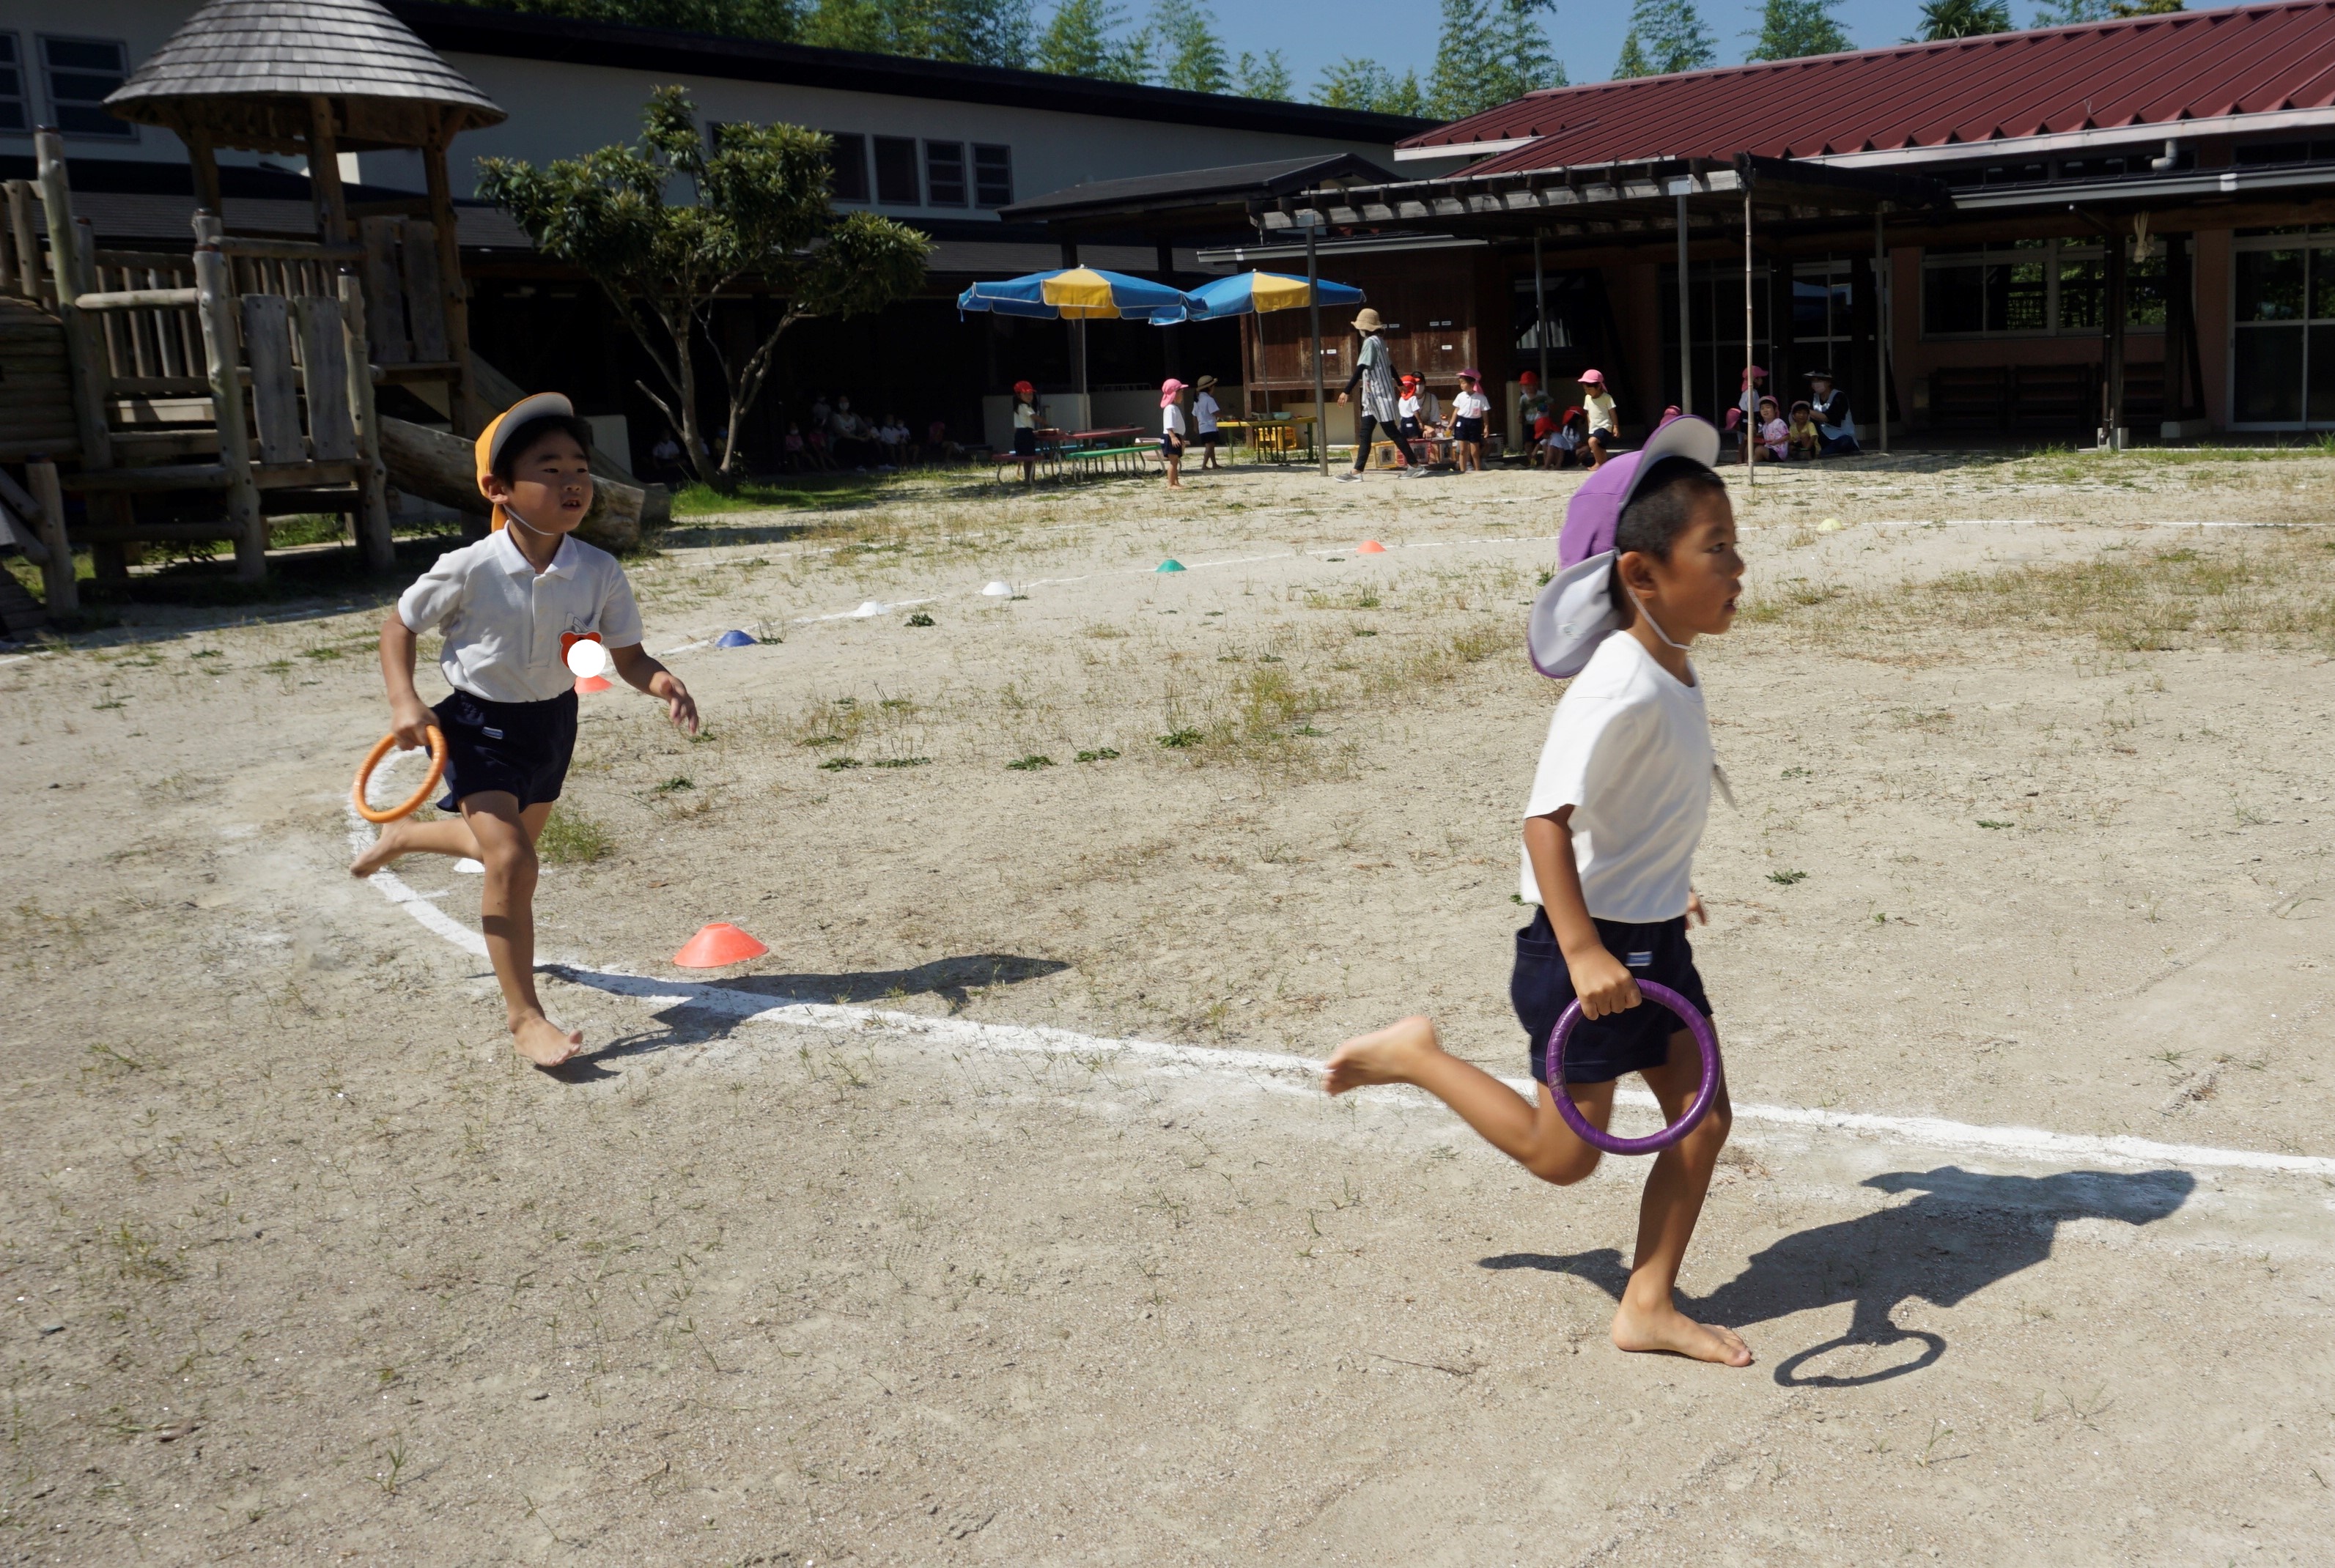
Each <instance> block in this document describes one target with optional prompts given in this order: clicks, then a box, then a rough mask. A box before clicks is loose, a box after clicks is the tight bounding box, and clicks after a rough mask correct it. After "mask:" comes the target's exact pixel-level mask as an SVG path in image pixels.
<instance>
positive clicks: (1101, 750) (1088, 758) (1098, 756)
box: [1079, 746, 1119, 762]
mask: <svg viewBox="0 0 2335 1568" xmlns="http://www.w3.org/2000/svg"><path fill="white" fill-rule="evenodd" d="M1118 756H1119V753H1118V752H1117V751H1114V750H1111V749H1110V748H1109V747H1108V746H1098V747H1096V748H1095V749H1094V750H1091V751H1081V752H1080V753H1079V760H1080V761H1081V762H1109V761H1112V760H1115V759H1117V757H1118Z"/></svg>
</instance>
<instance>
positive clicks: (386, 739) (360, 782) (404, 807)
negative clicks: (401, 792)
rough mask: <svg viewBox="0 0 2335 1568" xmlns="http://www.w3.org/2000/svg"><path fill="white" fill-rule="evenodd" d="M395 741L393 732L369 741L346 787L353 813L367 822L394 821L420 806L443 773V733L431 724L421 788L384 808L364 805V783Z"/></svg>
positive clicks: (444, 740) (409, 815)
mask: <svg viewBox="0 0 2335 1568" xmlns="http://www.w3.org/2000/svg"><path fill="white" fill-rule="evenodd" d="M396 744H397V737H396V736H394V735H383V737H382V738H381V739H380V740H376V741H374V742H373V750H370V751H368V752H366V753H365V760H363V762H362V763H360V764H359V765H358V767H357V781H356V783H355V784H354V785H353V786H352V787H351V788H350V789H349V804H350V805H352V806H354V807H355V808H357V815H358V816H360V817H362V818H364V819H365V820H366V821H368V822H394V821H396V820H397V819H398V818H401V817H411V816H412V815H413V814H414V813H415V812H416V811H419V810H421V803H422V802H423V801H425V800H427V799H430V792H431V790H433V789H437V788H438V780H439V779H441V778H443V777H444V776H445V772H446V733H445V731H442V730H441V729H439V728H438V726H437V725H435V724H432V725H431V726H430V773H429V776H428V777H427V778H425V779H422V780H421V789H416V790H415V791H414V792H413V793H412V795H410V796H408V797H406V799H405V800H404V801H403V802H402V804H399V805H396V806H392V807H391V808H388V809H387V810H385V811H383V810H376V809H375V808H373V807H371V806H368V805H366V804H365V786H366V785H367V784H370V783H371V782H373V769H375V768H377V767H379V766H380V765H381V760H382V759H383V757H386V756H388V755H389V749H390V748H391V747H392V746H394V745H396Z"/></svg>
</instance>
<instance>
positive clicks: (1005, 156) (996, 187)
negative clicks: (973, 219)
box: [973, 142, 1013, 207]
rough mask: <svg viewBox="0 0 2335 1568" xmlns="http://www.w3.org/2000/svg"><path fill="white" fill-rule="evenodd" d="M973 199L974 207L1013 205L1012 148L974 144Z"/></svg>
mask: <svg viewBox="0 0 2335 1568" xmlns="http://www.w3.org/2000/svg"><path fill="white" fill-rule="evenodd" d="M973 198H974V206H976V207H1011V206H1012V205H1013V150H1012V148H1010V147H984V146H983V145H982V144H981V143H980V142H975V143H974V147H973Z"/></svg>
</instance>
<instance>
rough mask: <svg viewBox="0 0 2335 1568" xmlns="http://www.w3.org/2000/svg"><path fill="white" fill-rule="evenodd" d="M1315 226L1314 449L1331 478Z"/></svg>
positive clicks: (1310, 225) (1308, 293)
mask: <svg viewBox="0 0 2335 1568" xmlns="http://www.w3.org/2000/svg"><path fill="white" fill-rule="evenodd" d="M1306 217H1307V218H1308V219H1309V220H1318V218H1320V214H1318V213H1308V214H1306ZM1314 229H1315V224H1314V222H1313V221H1308V222H1307V224H1306V225H1305V310H1306V314H1307V315H1310V316H1311V317H1312V318H1313V448H1314V450H1315V451H1317V452H1319V453H1320V454H1321V458H1322V477H1323V479H1328V478H1329V477H1330V400H1329V397H1328V395H1327V394H1326V393H1324V392H1323V390H1322V280H1321V274H1320V271H1319V270H1318V269H1317V268H1316V266H1314V258H1313V235H1314Z"/></svg>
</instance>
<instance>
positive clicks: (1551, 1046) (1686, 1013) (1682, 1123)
mask: <svg viewBox="0 0 2335 1568" xmlns="http://www.w3.org/2000/svg"><path fill="white" fill-rule="evenodd" d="M1638 993H1639V994H1640V995H1642V996H1643V997H1644V998H1645V999H1646V1002H1654V1003H1657V1004H1659V1005H1661V1006H1662V1007H1667V1008H1669V1009H1670V1010H1671V1011H1672V1012H1674V1013H1677V1014H1678V1016H1679V1021H1680V1022H1681V1023H1683V1024H1685V1025H1686V1027H1687V1032H1689V1033H1690V1034H1691V1035H1693V1036H1694V1042H1695V1044H1697V1045H1698V1046H1700V1047H1701V1048H1702V1087H1701V1088H1700V1089H1697V1090H1696V1091H1695V1096H1694V1103H1693V1104H1691V1105H1690V1106H1688V1107H1687V1108H1686V1114H1685V1115H1684V1116H1682V1117H1681V1118H1678V1120H1676V1121H1674V1122H1672V1123H1671V1125H1670V1126H1668V1127H1666V1128H1662V1131H1660V1132H1658V1133H1653V1134H1651V1135H1649V1136H1648V1137H1614V1136H1613V1134H1612V1133H1610V1132H1606V1131H1603V1129H1601V1128H1594V1127H1592V1126H1590V1125H1589V1118H1587V1117H1585V1116H1583V1115H1582V1114H1581V1108H1580V1107H1579V1106H1577V1105H1574V1103H1573V1097H1572V1096H1571V1095H1569V1094H1567V1093H1565V1041H1566V1040H1570V1039H1571V1038H1572V1036H1573V1026H1574V1024H1577V1023H1579V1022H1580V1021H1581V1002H1580V999H1579V998H1577V997H1576V998H1575V999H1574V1001H1573V1002H1571V1003H1569V1004H1568V1005H1567V1006H1566V1007H1565V1015H1564V1016H1563V1017H1561V1018H1559V1019H1558V1020H1557V1021H1556V1027H1555V1029H1553V1030H1551V1031H1549V1036H1548V1051H1547V1060H1548V1089H1549V1096H1550V1098H1551V1099H1555V1101H1556V1114H1557V1115H1559V1116H1561V1117H1563V1118H1565V1126H1567V1127H1569V1128H1572V1129H1573V1130H1574V1135H1575V1136H1577V1137H1579V1138H1580V1139H1581V1141H1582V1142H1584V1143H1585V1144H1588V1145H1589V1146H1590V1147H1593V1148H1602V1149H1603V1150H1604V1151H1605V1152H1606V1153H1607V1154H1659V1153H1660V1152H1661V1151H1662V1150H1663V1149H1666V1148H1668V1147H1671V1145H1672V1144H1674V1143H1676V1142H1678V1140H1679V1139H1681V1138H1682V1137H1685V1136H1686V1135H1687V1134H1689V1133H1691V1132H1692V1131H1693V1130H1694V1129H1695V1127H1696V1125H1697V1124H1698V1123H1700V1121H1701V1120H1702V1118H1704V1117H1705V1116H1707V1115H1709V1114H1710V1102H1711V1101H1712V1100H1714V1099H1718V1098H1719V1036H1718V1035H1717V1034H1715V1033H1713V1032H1712V1031H1711V1027H1710V1020H1709V1019H1707V1018H1705V1017H1703V1016H1702V1012H1701V1011H1700V1009H1698V1008H1697V1007H1696V1006H1695V1005H1694V1003H1692V1002H1689V1001H1688V1000H1687V999H1686V998H1685V997H1683V996H1681V995H1680V994H1679V993H1678V992H1675V991H1672V990H1671V988H1670V987H1669V986H1667V985H1657V984H1655V983H1654V982H1652V981H1651V980H1642V981H1640V982H1638ZM1645 1004H1646V1003H1645V1002H1640V1003H1639V1004H1638V1005H1639V1006H1641V1007H1643V1006H1644V1005H1645Z"/></svg>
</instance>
